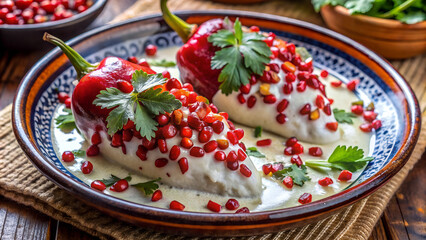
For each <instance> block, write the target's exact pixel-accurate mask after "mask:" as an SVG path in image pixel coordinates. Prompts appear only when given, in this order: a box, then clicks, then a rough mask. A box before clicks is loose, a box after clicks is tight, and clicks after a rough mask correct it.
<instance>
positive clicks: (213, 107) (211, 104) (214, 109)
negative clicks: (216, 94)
mask: <svg viewBox="0 0 426 240" xmlns="http://www.w3.org/2000/svg"><path fill="white" fill-rule="evenodd" d="M209 107H210V108H211V110H212V112H213V113H217V112H218V111H219V110H218V109H217V107H216V106H215V105H214V104H213V103H210V105H209Z"/></svg>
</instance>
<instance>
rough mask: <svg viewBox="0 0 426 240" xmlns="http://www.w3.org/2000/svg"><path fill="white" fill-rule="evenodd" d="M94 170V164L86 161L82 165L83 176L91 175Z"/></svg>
mask: <svg viewBox="0 0 426 240" xmlns="http://www.w3.org/2000/svg"><path fill="white" fill-rule="evenodd" d="M92 170H93V164H92V163H91V162H90V161H84V162H83V164H82V165H81V171H82V172H83V174H89V173H91V172H92Z"/></svg>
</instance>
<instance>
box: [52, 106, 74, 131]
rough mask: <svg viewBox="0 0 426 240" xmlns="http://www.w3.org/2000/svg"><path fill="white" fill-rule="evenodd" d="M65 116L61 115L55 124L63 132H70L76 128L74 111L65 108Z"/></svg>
mask: <svg viewBox="0 0 426 240" xmlns="http://www.w3.org/2000/svg"><path fill="white" fill-rule="evenodd" d="M63 111H64V112H65V114H61V115H59V116H57V117H56V118H55V124H56V125H58V128H59V129H61V130H62V131H69V130H72V129H74V128H76V125H75V119H74V116H73V115H72V111H71V109H69V108H64V110H63Z"/></svg>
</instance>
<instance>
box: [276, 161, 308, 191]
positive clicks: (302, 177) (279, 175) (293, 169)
mask: <svg viewBox="0 0 426 240" xmlns="http://www.w3.org/2000/svg"><path fill="white" fill-rule="evenodd" d="M272 176H273V177H274V178H276V179H279V180H283V179H284V178H285V177H287V176H289V177H291V178H292V179H293V183H294V184H296V185H298V186H303V184H305V182H306V181H309V180H311V178H310V177H309V176H308V171H307V169H306V166H305V165H301V166H300V167H298V166H297V165H296V164H292V165H291V166H290V167H286V168H284V169H282V170H279V171H276V172H274V173H273V175H272Z"/></svg>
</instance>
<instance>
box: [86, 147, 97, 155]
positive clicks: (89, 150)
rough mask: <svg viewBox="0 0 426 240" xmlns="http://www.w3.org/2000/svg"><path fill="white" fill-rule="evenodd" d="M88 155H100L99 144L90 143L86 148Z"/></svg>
mask: <svg viewBox="0 0 426 240" xmlns="http://www.w3.org/2000/svg"><path fill="white" fill-rule="evenodd" d="M86 155H87V156H88V157H94V156H98V155H99V147H98V146H97V145H90V147H89V148H87V150H86Z"/></svg>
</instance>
